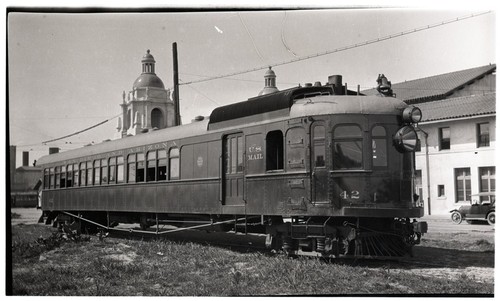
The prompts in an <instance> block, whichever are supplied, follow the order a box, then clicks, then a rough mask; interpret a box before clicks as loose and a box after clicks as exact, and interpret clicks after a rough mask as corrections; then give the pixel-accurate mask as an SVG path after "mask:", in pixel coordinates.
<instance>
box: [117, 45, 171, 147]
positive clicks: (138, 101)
mask: <svg viewBox="0 0 500 301" xmlns="http://www.w3.org/2000/svg"><path fill="white" fill-rule="evenodd" d="M141 63H142V73H141V75H139V77H138V78H137V79H136V80H135V82H134V84H133V86H132V90H131V91H128V93H126V92H125V91H123V95H122V97H123V102H122V103H121V104H120V106H121V108H122V117H120V118H119V119H118V124H117V127H116V129H117V133H116V138H122V137H126V136H129V135H137V134H140V133H144V132H148V131H151V130H155V129H164V128H167V127H170V126H174V125H175V124H174V122H175V120H174V116H175V108H174V107H175V105H174V102H173V101H172V99H170V90H168V89H165V86H164V85H163V82H162V80H161V79H160V78H159V77H158V76H157V75H156V73H155V63H156V62H155V59H154V57H153V56H152V55H151V53H150V51H149V49H148V50H147V51H146V54H145V55H144V56H143V57H142V60H141Z"/></svg>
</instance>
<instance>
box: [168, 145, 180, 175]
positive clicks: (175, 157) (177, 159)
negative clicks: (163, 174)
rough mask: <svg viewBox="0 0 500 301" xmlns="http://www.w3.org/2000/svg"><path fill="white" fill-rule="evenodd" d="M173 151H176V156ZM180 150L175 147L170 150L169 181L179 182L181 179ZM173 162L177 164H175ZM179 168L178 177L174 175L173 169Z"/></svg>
mask: <svg viewBox="0 0 500 301" xmlns="http://www.w3.org/2000/svg"><path fill="white" fill-rule="evenodd" d="M173 151H176V154H172V152H173ZM180 158H181V156H180V148H178V147H177V146H173V147H171V148H170V149H169V150H168V166H169V168H168V180H179V179H180V178H181V166H180V162H181V161H180ZM173 162H176V163H175V164H173ZM174 167H177V174H176V176H173V175H172V171H173V168H174Z"/></svg>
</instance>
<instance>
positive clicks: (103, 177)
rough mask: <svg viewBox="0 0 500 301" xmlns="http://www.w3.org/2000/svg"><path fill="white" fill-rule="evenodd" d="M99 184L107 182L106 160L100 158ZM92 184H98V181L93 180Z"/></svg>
mask: <svg viewBox="0 0 500 301" xmlns="http://www.w3.org/2000/svg"><path fill="white" fill-rule="evenodd" d="M101 184H103V185H104V184H108V160H107V159H102V160H101ZM94 185H99V183H98V182H95V183H94Z"/></svg>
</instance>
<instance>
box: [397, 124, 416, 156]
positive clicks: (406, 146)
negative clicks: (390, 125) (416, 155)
mask: <svg viewBox="0 0 500 301" xmlns="http://www.w3.org/2000/svg"><path fill="white" fill-rule="evenodd" d="M393 141H394V145H395V146H396V148H397V149H398V150H399V151H400V152H413V151H415V149H416V148H417V143H418V137H417V132H415V130H414V129H413V127H411V126H409V125H407V126H404V127H402V128H400V129H399V130H398V131H397V132H396V134H395V135H394V137H393Z"/></svg>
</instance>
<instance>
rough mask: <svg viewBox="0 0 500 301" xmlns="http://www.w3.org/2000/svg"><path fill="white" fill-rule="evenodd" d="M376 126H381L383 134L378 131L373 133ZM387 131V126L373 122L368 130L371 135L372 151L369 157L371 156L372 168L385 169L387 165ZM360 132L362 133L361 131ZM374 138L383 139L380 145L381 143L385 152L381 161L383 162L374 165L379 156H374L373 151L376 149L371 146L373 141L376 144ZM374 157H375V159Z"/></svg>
mask: <svg viewBox="0 0 500 301" xmlns="http://www.w3.org/2000/svg"><path fill="white" fill-rule="evenodd" d="M377 127H380V128H382V129H383V130H384V134H383V135H382V134H378V133H376V134H375V135H374V130H375V129H376V128H377ZM387 132H388V130H387V128H386V127H385V126H384V125H382V124H375V125H373V127H372V128H371V130H370V135H371V151H372V153H371V156H370V157H371V160H372V168H373V169H387V168H388V167H389V139H388V137H387ZM361 134H363V133H361ZM375 140H384V141H383V144H382V145H383V148H384V152H385V154H383V155H384V156H385V160H384V161H383V162H382V163H383V164H382V165H378V164H377V165H375V162H378V161H379V160H378V159H379V158H374V155H375V151H376V149H378V147H377V146H376V147H375V149H374V148H373V143H374V142H375V145H377V142H376V141H375ZM381 153H382V151H381ZM375 159H377V160H375Z"/></svg>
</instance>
